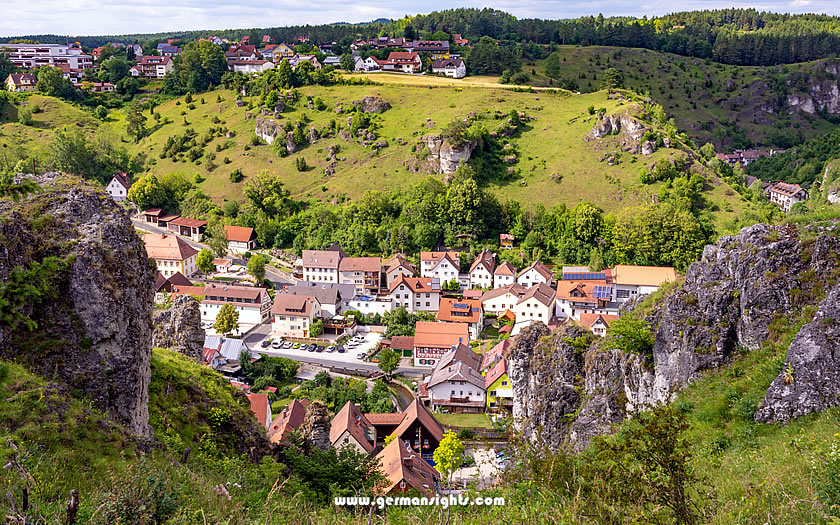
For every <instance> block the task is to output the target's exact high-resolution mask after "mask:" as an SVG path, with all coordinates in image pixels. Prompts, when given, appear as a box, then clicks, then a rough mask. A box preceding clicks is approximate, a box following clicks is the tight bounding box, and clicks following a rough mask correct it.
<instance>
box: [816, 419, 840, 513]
mask: <svg viewBox="0 0 840 525" xmlns="http://www.w3.org/2000/svg"><path fill="white" fill-rule="evenodd" d="M813 468H814V474H815V475H816V487H817V493H818V494H819V495H820V499H821V500H823V502H825V504H826V505H828V506H834V507H837V506H840V434H835V435H834V443H832V444H831V445H830V446H829V449H828V451H827V452H826V453H825V454H824V455H822V457H820V458H819V459H815V460H814V467H813Z"/></svg>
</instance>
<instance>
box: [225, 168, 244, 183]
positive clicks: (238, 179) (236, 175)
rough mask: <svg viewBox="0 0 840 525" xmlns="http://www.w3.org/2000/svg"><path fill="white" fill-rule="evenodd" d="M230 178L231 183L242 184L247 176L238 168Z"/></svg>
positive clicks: (232, 172)
mask: <svg viewBox="0 0 840 525" xmlns="http://www.w3.org/2000/svg"><path fill="white" fill-rule="evenodd" d="M228 178H229V179H230V181H231V182H233V183H237V182H241V181H242V179H244V178H245V175H244V174H243V173H242V170H241V169H239V168H236V169H235V170H233V171H231V172H230V176H229V177H228Z"/></svg>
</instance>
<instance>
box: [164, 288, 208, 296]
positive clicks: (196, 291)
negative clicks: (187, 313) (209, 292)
mask: <svg viewBox="0 0 840 525" xmlns="http://www.w3.org/2000/svg"><path fill="white" fill-rule="evenodd" d="M172 294H173V295H195V296H199V295H204V287H203V286H173V287H172Z"/></svg>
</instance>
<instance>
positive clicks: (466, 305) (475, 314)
mask: <svg viewBox="0 0 840 525" xmlns="http://www.w3.org/2000/svg"><path fill="white" fill-rule="evenodd" d="M458 314H461V315H458ZM437 319H438V321H448V322H455V323H477V322H479V321H480V320H481V301H480V300H478V299H460V300H459V299H454V298H451V297H444V298H443V299H441V300H440V309H439V310H438V313H437Z"/></svg>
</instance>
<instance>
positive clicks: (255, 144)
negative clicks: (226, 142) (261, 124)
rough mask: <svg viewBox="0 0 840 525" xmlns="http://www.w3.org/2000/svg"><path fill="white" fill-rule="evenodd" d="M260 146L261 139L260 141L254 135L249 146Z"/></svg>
mask: <svg viewBox="0 0 840 525" xmlns="http://www.w3.org/2000/svg"><path fill="white" fill-rule="evenodd" d="M260 144H262V139H261V138H259V137H258V136H256V135H254V136H253V137H251V145H252V146H259V145H260Z"/></svg>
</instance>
